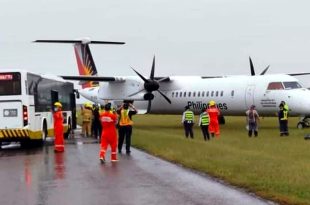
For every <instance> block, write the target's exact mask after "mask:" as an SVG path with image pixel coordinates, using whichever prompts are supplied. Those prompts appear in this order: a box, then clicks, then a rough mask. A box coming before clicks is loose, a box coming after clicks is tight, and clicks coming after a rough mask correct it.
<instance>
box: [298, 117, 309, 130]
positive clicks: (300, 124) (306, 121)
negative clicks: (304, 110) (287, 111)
mask: <svg viewBox="0 0 310 205" xmlns="http://www.w3.org/2000/svg"><path fill="white" fill-rule="evenodd" d="M305 127H310V116H306V117H302V118H300V120H299V122H298V123H297V128H299V129H303V128H305Z"/></svg>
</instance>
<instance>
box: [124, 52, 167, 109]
mask: <svg viewBox="0 0 310 205" xmlns="http://www.w3.org/2000/svg"><path fill="white" fill-rule="evenodd" d="M131 69H132V70H133V71H134V72H135V73H136V74H137V75H138V76H139V77H140V78H141V79H142V80H143V81H144V88H143V89H141V90H139V91H138V92H135V93H132V94H131V95H129V97H131V96H134V95H136V94H138V93H140V92H143V91H146V93H145V94H144V99H145V100H148V101H149V103H148V106H147V112H149V111H150V110H151V104H152V100H153V99H154V94H153V93H152V92H153V91H157V92H159V94H160V95H161V96H162V97H163V98H165V100H166V101H167V102H168V103H170V104H171V100H170V99H169V98H168V97H167V96H166V95H165V94H164V93H163V92H162V91H161V90H160V89H159V88H160V85H159V83H160V82H162V81H165V80H167V79H168V77H165V78H161V79H159V80H156V79H155V77H154V73H155V56H154V57H153V63H152V69H151V74H150V78H149V79H146V78H145V77H144V76H143V75H141V74H140V73H139V72H138V71H136V70H135V69H134V68H132V67H131Z"/></svg>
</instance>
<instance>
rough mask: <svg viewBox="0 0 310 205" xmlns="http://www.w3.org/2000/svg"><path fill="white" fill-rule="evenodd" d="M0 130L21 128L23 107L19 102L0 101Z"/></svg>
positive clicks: (22, 124) (22, 125)
mask: <svg viewBox="0 0 310 205" xmlns="http://www.w3.org/2000/svg"><path fill="white" fill-rule="evenodd" d="M0 122H1V123H0V129H10V128H23V127H24V121H23V106H22V103H21V102H20V101H0Z"/></svg>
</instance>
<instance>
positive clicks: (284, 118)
mask: <svg viewBox="0 0 310 205" xmlns="http://www.w3.org/2000/svg"><path fill="white" fill-rule="evenodd" d="M287 114H288V111H287V110H285V109H283V118H281V120H287Z"/></svg>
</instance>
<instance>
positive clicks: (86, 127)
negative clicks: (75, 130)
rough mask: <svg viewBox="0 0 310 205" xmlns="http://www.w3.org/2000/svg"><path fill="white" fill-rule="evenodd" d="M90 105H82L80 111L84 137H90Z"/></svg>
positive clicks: (91, 114)
mask: <svg viewBox="0 0 310 205" xmlns="http://www.w3.org/2000/svg"><path fill="white" fill-rule="evenodd" d="M92 116H93V112H92V105H91V104H89V103H85V104H84V108H83V110H82V121H83V126H82V134H83V136H84V137H90V136H91V121H92Z"/></svg>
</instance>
